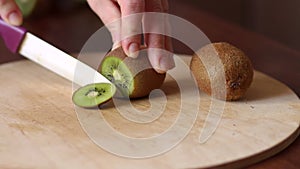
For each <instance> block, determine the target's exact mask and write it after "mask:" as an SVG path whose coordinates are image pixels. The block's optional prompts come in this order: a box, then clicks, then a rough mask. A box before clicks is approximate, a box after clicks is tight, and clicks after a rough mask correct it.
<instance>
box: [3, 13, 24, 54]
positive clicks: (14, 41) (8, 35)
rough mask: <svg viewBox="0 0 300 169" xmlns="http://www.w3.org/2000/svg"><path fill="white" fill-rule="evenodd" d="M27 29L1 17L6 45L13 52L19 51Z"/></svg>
mask: <svg viewBox="0 0 300 169" xmlns="http://www.w3.org/2000/svg"><path fill="white" fill-rule="evenodd" d="M26 32H27V31H26V29H24V28H22V27H16V26H12V25H9V24H8V23H6V22H4V21H3V20H2V19H1V18H0V35H1V36H2V39H3V40H4V43H5V45H6V47H7V48H8V49H9V50H10V51H11V52H13V53H17V52H18V49H19V46H20V44H21V42H22V40H23V38H24V36H25V34H26Z"/></svg>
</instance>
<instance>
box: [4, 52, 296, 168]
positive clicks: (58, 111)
mask: <svg viewBox="0 0 300 169" xmlns="http://www.w3.org/2000/svg"><path fill="white" fill-rule="evenodd" d="M182 58H184V59H185V61H186V62H189V57H182ZM178 76H180V77H181V80H182V81H184V80H185V78H186V77H187V75H186V74H180V73H179V74H178ZM0 81H1V83H0V89H1V95H0V138H1V139H0V168H21V169H22V168H24V169H25V168H43V169H44V168H45V169H47V168H49V169H53V168H58V169H60V168H61V169H66V168H72V169H76V168H78V169H79V168H80V169H81V168H89V169H93V168H95V169H96V168H128V169H133V168H137V169H138V168H207V167H220V168H226V167H227V168H236V167H243V166H246V165H249V164H251V163H255V162H257V161H260V160H262V159H265V158H267V157H270V156H272V155H274V154H275V153H277V152H279V151H281V150H283V149H284V148H286V147H287V146H288V145H289V144H290V143H291V142H292V141H294V140H295V138H296V137H297V136H298V135H299V123H300V101H299V98H298V97H297V96H296V94H295V93H293V91H291V90H290V89H289V88H288V87H287V86H285V85H284V84H282V83H280V82H278V81H276V80H274V79H272V78H271V77H269V76H267V75H265V74H262V73H260V72H257V71H256V72H255V75H254V81H253V83H252V85H251V88H250V89H249V91H248V92H247V95H246V97H245V98H244V99H243V100H241V101H237V102H221V101H220V103H222V104H220V105H223V107H222V109H223V112H222V114H221V116H219V117H221V118H220V121H218V124H217V127H216V129H215V130H212V132H211V135H210V137H209V138H208V139H206V140H205V141H201V139H200V140H199V136H200V135H201V131H202V129H203V128H205V125H210V124H209V123H210V122H211V121H209V118H208V117H209V116H210V114H209V109H210V106H211V100H212V99H211V98H210V97H209V96H207V95H205V94H204V93H201V92H200V96H201V97H200V100H198V99H197V98H189V99H187V100H188V101H189V103H188V105H189V106H190V107H193V105H194V104H196V105H199V107H198V115H197V116H196V120H195V123H193V125H192V128H191V130H190V131H189V132H188V134H187V136H186V137H185V138H184V139H183V140H181V141H180V142H179V143H178V144H176V145H175V146H174V147H172V149H170V150H168V151H166V152H164V153H161V154H157V155H155V156H151V157H148V158H140V159H133V158H128V157H122V156H118V155H115V154H113V153H110V152H109V151H107V149H105V146H104V147H103V148H101V147H100V146H98V145H97V144H96V142H95V140H93V139H90V137H89V136H92V135H93V132H94V133H97V132H98V133H99V132H101V133H104V134H105V133H106V134H109V133H108V132H109V131H107V130H104V129H101V128H100V130H98V129H94V130H93V129H88V128H86V126H84V123H85V124H90V125H91V126H97V124H99V121H97V120H96V119H97V118H99V117H101V118H102V120H105V122H106V123H107V124H108V125H109V126H110V127H111V129H112V130H115V131H117V132H119V133H122V134H123V135H124V136H127V137H131V138H146V137H147V138H149V137H155V136H157V135H159V134H160V133H163V132H165V131H166V130H167V129H168V128H169V127H170V126H171V125H172V124H173V123H174V122H175V121H176V118H177V117H178V116H179V109H180V105H181V103H182V102H183V101H182V100H181V99H180V98H181V95H180V90H179V87H178V85H177V83H176V82H175V81H174V79H173V78H171V77H170V76H169V77H167V79H166V81H165V83H164V85H163V86H162V91H164V93H165V94H164V97H165V98H166V100H167V102H166V104H165V105H164V109H163V112H162V114H160V115H159V116H157V115H155V114H154V115H153V114H151V115H153V116H155V117H154V120H153V121H149V122H148V123H135V122H134V121H130V120H128V119H126V118H124V117H123V116H122V115H121V114H120V113H119V112H118V109H116V107H115V106H114V104H113V103H108V104H107V105H105V106H104V107H102V109H101V111H100V110H99V111H98V110H97V109H94V110H85V109H80V108H76V107H74V105H73V104H72V101H71V97H72V83H71V82H69V81H67V80H65V79H63V78H61V77H59V76H57V75H56V74H54V73H52V72H49V71H48V70H46V69H44V68H42V67H40V66H38V65H36V64H35V63H32V62H30V61H27V60H23V61H18V62H13V63H8V64H3V65H1V66H0ZM191 97H193V95H191ZM151 99H152V101H160V100H159V99H161V97H152V98H151ZM190 100H193V101H190ZM196 101H200V103H199V102H197V103H196ZM131 103H132V105H133V106H134V107H135V108H136V109H139V110H148V109H153V107H151V104H150V102H149V99H148V98H144V99H139V100H133V101H132V102H131ZM122 106H123V107H125V108H126V106H127V104H123V105H122ZM194 107H195V106H194ZM154 108H155V106H154ZM75 110H76V111H77V113H76V111H75ZM185 110H189V107H186V109H185ZM190 111H191V112H193V111H195V110H190ZM95 112H96V113H95ZM154 112H155V111H154ZM182 113H183V114H185V115H188V113H189V111H185V112H182ZM99 114H101V116H99ZM149 114H150V113H149ZM146 116H147V115H146ZM78 119H81V120H78ZM82 119H83V121H82ZM81 125H82V126H83V127H82V126H81ZM179 127H180V126H179ZM85 131H88V133H86V132H85ZM178 131H180V128H178ZM174 134H176V131H175V132H174ZM171 136H172V135H170V137H171ZM100 139H103V138H100ZM105 139H106V140H108V141H110V143H111V144H112V145H114V146H115V147H118V148H119V149H123V148H124V149H126V147H122V146H120V144H121V142H118V141H116V140H114V139H113V138H105ZM110 139H111V140H110ZM119 143H120V144H119ZM155 144H160V143H158V142H155V143H153V145H155ZM132 146H133V147H134V145H132ZM136 151H139V150H136Z"/></svg>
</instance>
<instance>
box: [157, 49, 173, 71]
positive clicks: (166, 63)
mask: <svg viewBox="0 0 300 169" xmlns="http://www.w3.org/2000/svg"><path fill="white" fill-rule="evenodd" d="M174 67H175V62H174V59H173V55H170V54H167V55H164V56H162V57H161V58H160V59H159V66H158V71H157V72H158V73H160V72H164V73H165V72H167V71H168V70H171V69H173V68H174Z"/></svg>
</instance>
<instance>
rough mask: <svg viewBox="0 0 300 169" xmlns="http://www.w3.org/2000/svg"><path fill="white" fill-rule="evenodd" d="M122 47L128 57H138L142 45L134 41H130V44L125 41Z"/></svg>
mask: <svg viewBox="0 0 300 169" xmlns="http://www.w3.org/2000/svg"><path fill="white" fill-rule="evenodd" d="M122 47H123V50H124V52H125V53H126V55H127V56H128V57H131V58H137V57H138V55H139V50H140V45H139V44H138V43H136V42H132V43H129V45H127V44H126V43H123V44H122Z"/></svg>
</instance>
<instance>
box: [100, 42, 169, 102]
mask: <svg viewBox="0 0 300 169" xmlns="http://www.w3.org/2000/svg"><path fill="white" fill-rule="evenodd" d="M143 49H145V48H142V50H141V51H140V52H139V56H138V57H137V58H130V57H128V56H127V55H126V54H125V52H124V51H123V49H122V47H118V48H116V49H114V50H112V51H110V52H109V53H107V54H106V55H105V57H104V59H105V58H106V57H110V56H114V57H118V58H120V59H121V60H123V63H125V65H126V66H127V67H128V69H129V70H130V72H131V73H132V75H133V76H134V78H133V81H134V89H133V92H132V93H131V94H130V95H129V98H131V99H133V98H141V97H145V96H148V95H149V93H150V92H151V91H152V90H154V89H158V88H160V87H161V85H162V84H163V82H164V80H165V77H166V73H163V74H161V73H157V72H156V71H155V70H154V69H153V67H152V66H151V64H150V61H149V59H148V55H147V54H146V53H147V50H143ZM104 59H103V60H104ZM101 66H102V64H100V67H99V69H98V71H99V72H100V70H101Z"/></svg>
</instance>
